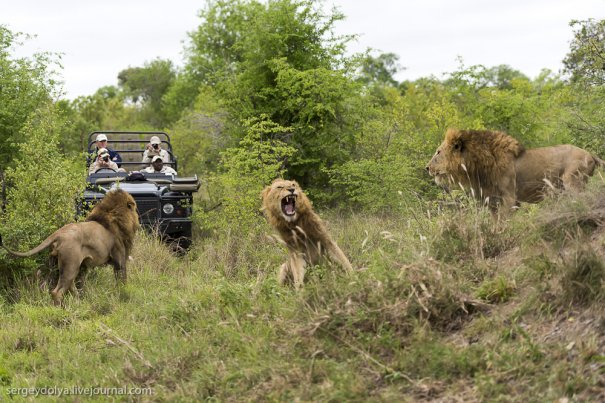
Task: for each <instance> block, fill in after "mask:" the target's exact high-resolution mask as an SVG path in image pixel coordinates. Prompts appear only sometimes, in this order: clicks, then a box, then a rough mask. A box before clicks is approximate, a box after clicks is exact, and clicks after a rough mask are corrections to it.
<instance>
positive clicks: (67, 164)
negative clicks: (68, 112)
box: [0, 104, 85, 268]
mask: <svg viewBox="0 0 605 403" xmlns="http://www.w3.org/2000/svg"><path fill="white" fill-rule="evenodd" d="M63 125H64V122H62V121H61V120H60V119H59V118H58V113H57V112H56V110H55V109H54V107H53V106H52V105H50V104H49V105H48V106H47V107H46V108H42V109H39V110H37V111H36V113H35V114H33V115H32V116H31V117H30V119H29V121H28V122H27V123H26V124H25V126H24V128H23V130H22V131H21V135H22V137H23V138H24V139H25V141H24V142H23V143H21V144H20V145H19V152H18V156H17V158H16V159H15V163H14V165H15V167H14V168H10V169H8V170H7V171H6V180H7V182H8V183H9V187H8V191H7V208H6V211H5V212H4V213H3V214H2V216H1V217H0V220H1V222H2V236H3V241H4V243H5V244H6V245H8V246H9V247H12V248H13V249H17V250H21V251H23V250H27V249H29V248H31V247H32V246H34V245H37V244H39V243H40V242H41V241H42V240H43V239H44V238H45V237H47V236H48V235H50V233H52V232H53V231H55V230H56V229H58V228H59V227H61V226H63V225H65V224H66V223H69V222H72V221H74V219H75V202H76V198H77V196H78V195H79V194H81V192H82V191H83V188H84V184H85V177H84V175H85V169H84V158H81V160H78V161H75V160H70V159H66V158H65V157H64V156H62V155H61V153H60V152H59V149H58V139H59V135H60V133H61V129H62V127H63ZM0 259H1V260H4V262H3V263H2V265H3V266H8V267H15V268H16V267H22V266H26V267H29V268H33V267H35V266H36V265H37V264H38V263H39V262H40V261H41V260H40V259H39V258H38V260H33V259H28V260H13V259H10V260H8V259H9V258H7V257H6V255H2V256H1V257H0Z"/></svg>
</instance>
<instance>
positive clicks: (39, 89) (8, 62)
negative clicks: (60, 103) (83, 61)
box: [0, 25, 58, 167]
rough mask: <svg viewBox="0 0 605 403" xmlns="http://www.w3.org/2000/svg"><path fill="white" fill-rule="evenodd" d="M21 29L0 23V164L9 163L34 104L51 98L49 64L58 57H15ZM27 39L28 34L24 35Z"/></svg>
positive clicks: (51, 88) (19, 43)
mask: <svg viewBox="0 0 605 403" xmlns="http://www.w3.org/2000/svg"><path fill="white" fill-rule="evenodd" d="M23 36H24V35H23V34H21V33H13V32H11V31H10V30H9V29H8V28H7V27H5V26H4V25H0V99H2V102H0V139H1V140H2V141H0V167H6V166H9V165H12V161H13V159H14V158H15V156H16V153H17V151H18V146H19V143H21V142H22V141H23V138H22V137H21V136H20V133H21V130H22V128H23V126H24V125H25V123H26V122H27V121H28V119H29V118H30V114H32V113H33V112H34V111H35V110H36V109H37V108H41V107H44V105H45V104H46V103H47V102H48V101H49V100H50V99H51V97H52V95H53V90H54V86H55V83H56V81H55V78H54V75H53V73H52V68H53V66H54V65H56V64H57V63H58V60H57V59H58V57H57V56H55V55H53V54H50V53H36V54H34V55H33V56H32V57H31V58H18V57H14V56H13V53H14V52H15V49H16V48H17V47H18V46H20V45H22V42H21V38H23ZM26 39H27V37H26Z"/></svg>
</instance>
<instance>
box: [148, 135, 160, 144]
mask: <svg viewBox="0 0 605 403" xmlns="http://www.w3.org/2000/svg"><path fill="white" fill-rule="evenodd" d="M149 142H150V143H151V144H160V143H161V142H162V141H161V140H160V138H159V137H158V136H152V137H151V139H150V140H149Z"/></svg>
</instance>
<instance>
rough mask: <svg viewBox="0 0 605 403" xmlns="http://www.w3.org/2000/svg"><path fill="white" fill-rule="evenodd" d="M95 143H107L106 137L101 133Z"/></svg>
mask: <svg viewBox="0 0 605 403" xmlns="http://www.w3.org/2000/svg"><path fill="white" fill-rule="evenodd" d="M97 141H107V136H106V135H104V134H103V133H101V134H97Z"/></svg>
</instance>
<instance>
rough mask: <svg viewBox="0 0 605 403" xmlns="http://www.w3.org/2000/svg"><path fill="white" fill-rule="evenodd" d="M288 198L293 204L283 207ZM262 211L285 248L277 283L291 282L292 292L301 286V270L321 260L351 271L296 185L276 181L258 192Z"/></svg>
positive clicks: (290, 182) (303, 272)
mask: <svg viewBox="0 0 605 403" xmlns="http://www.w3.org/2000/svg"><path fill="white" fill-rule="evenodd" d="M288 198H293V199H294V203H293V204H290V205H289V207H284V203H285V204H286V205H287V204H288V203H286V201H287V200H288ZM262 200H263V210H264V212H265V215H266V217H267V220H268V221H269V224H271V226H273V228H275V229H276V230H277V232H278V233H279V235H280V237H281V239H282V240H283V241H284V243H285V244H286V246H287V248H288V260H287V261H286V263H284V264H282V265H281V268H280V270H279V274H278V281H279V283H280V284H284V283H285V282H286V281H287V280H291V281H292V282H293V284H294V287H295V288H299V287H301V286H302V285H303V282H304V276H305V268H306V266H307V265H308V264H311V265H315V264H318V263H319V262H320V260H321V258H322V257H325V258H328V259H330V260H331V261H333V262H335V263H337V264H339V265H340V266H342V267H343V268H344V269H345V270H346V271H348V272H349V271H352V270H353V268H352V266H351V263H350V262H349V259H347V257H346V256H345V254H344V253H343V252H342V250H341V249H340V248H339V247H338V245H337V244H336V242H334V241H333V240H332V238H331V237H330V235H329V233H328V231H327V229H326V227H325V225H324V223H323V221H322V220H321V218H319V216H318V215H317V214H316V213H315V212H314V211H313V207H312V204H311V201H310V200H309V199H308V198H307V196H306V195H305V194H304V193H303V191H302V189H301V188H300V186H299V185H298V183H297V182H296V181H293V180H284V179H276V180H274V181H273V183H272V184H271V185H270V186H267V187H266V188H265V189H264V190H263V192H262Z"/></svg>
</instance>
